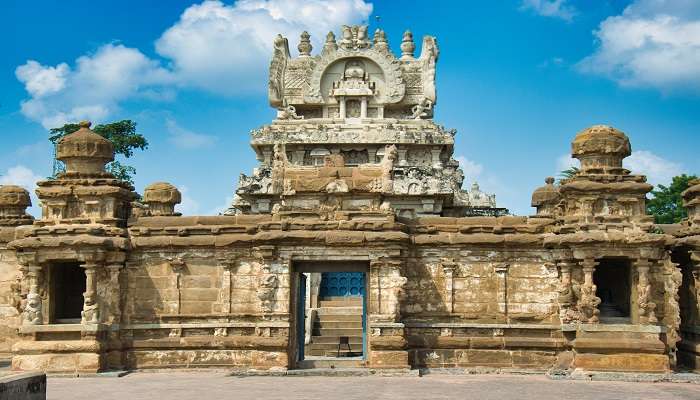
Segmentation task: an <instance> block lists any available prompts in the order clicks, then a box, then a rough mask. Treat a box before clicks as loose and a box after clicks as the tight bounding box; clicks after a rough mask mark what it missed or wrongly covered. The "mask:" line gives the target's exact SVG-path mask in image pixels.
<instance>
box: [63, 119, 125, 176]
mask: <svg viewBox="0 0 700 400" xmlns="http://www.w3.org/2000/svg"><path fill="white" fill-rule="evenodd" d="M79 125H80V129H78V130H77V131H75V132H73V133H71V134H69V135H66V136H64V137H63V139H61V141H60V142H58V146H56V159H57V160H59V161H63V163H64V164H66V173H69V174H71V173H80V174H86V175H90V174H99V173H102V172H104V170H105V165H106V164H107V163H108V162H110V161H112V160H114V145H112V142H110V141H109V140H107V139H105V138H104V137H102V136H100V135H98V134H96V133H95V132H93V131H91V130H90V125H91V124H90V122H88V121H81V122H80V124H79Z"/></svg>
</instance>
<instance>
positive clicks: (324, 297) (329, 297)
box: [318, 296, 363, 300]
mask: <svg viewBox="0 0 700 400" xmlns="http://www.w3.org/2000/svg"><path fill="white" fill-rule="evenodd" d="M362 298H363V297H362V296H320V297H319V298H318V299H319V300H347V299H351V300H352V299H362Z"/></svg>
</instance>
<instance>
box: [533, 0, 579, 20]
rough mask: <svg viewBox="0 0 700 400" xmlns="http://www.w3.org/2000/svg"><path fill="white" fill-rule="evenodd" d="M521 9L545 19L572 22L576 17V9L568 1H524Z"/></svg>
mask: <svg viewBox="0 0 700 400" xmlns="http://www.w3.org/2000/svg"><path fill="white" fill-rule="evenodd" d="M520 8H521V9H522V10H530V11H533V12H535V13H537V14H539V15H542V16H543V17H554V18H561V19H563V20H565V21H571V20H572V19H573V18H574V16H575V15H576V9H575V8H574V7H573V6H571V5H569V4H567V0H523V1H522V4H521V5H520Z"/></svg>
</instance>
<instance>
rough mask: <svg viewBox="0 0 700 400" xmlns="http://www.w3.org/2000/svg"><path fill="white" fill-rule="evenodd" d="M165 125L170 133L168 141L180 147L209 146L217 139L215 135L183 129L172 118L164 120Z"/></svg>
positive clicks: (196, 147) (195, 147)
mask: <svg viewBox="0 0 700 400" xmlns="http://www.w3.org/2000/svg"><path fill="white" fill-rule="evenodd" d="M165 126H166V127H167V129H168V132H169V133H170V138H169V141H170V142H171V143H172V144H173V145H175V146H176V147H179V148H181V149H188V150H189V149H199V148H203V147H210V146H212V145H213V144H214V143H215V142H216V139H217V138H216V136H211V135H204V134H201V133H196V132H192V131H190V130H188V129H185V128H183V127H181V126H180V125H178V124H177V122H175V120H172V119H168V120H166V121H165Z"/></svg>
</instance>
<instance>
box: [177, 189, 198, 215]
mask: <svg viewBox="0 0 700 400" xmlns="http://www.w3.org/2000/svg"><path fill="white" fill-rule="evenodd" d="M178 189H180V194H181V195H182V202H181V203H180V204H178V205H176V206H175V211H177V212H180V213H182V215H198V213H199V202H198V201H197V200H195V199H194V198H192V197H191V196H190V190H189V188H188V187H187V186H185V185H181V186H178Z"/></svg>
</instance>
